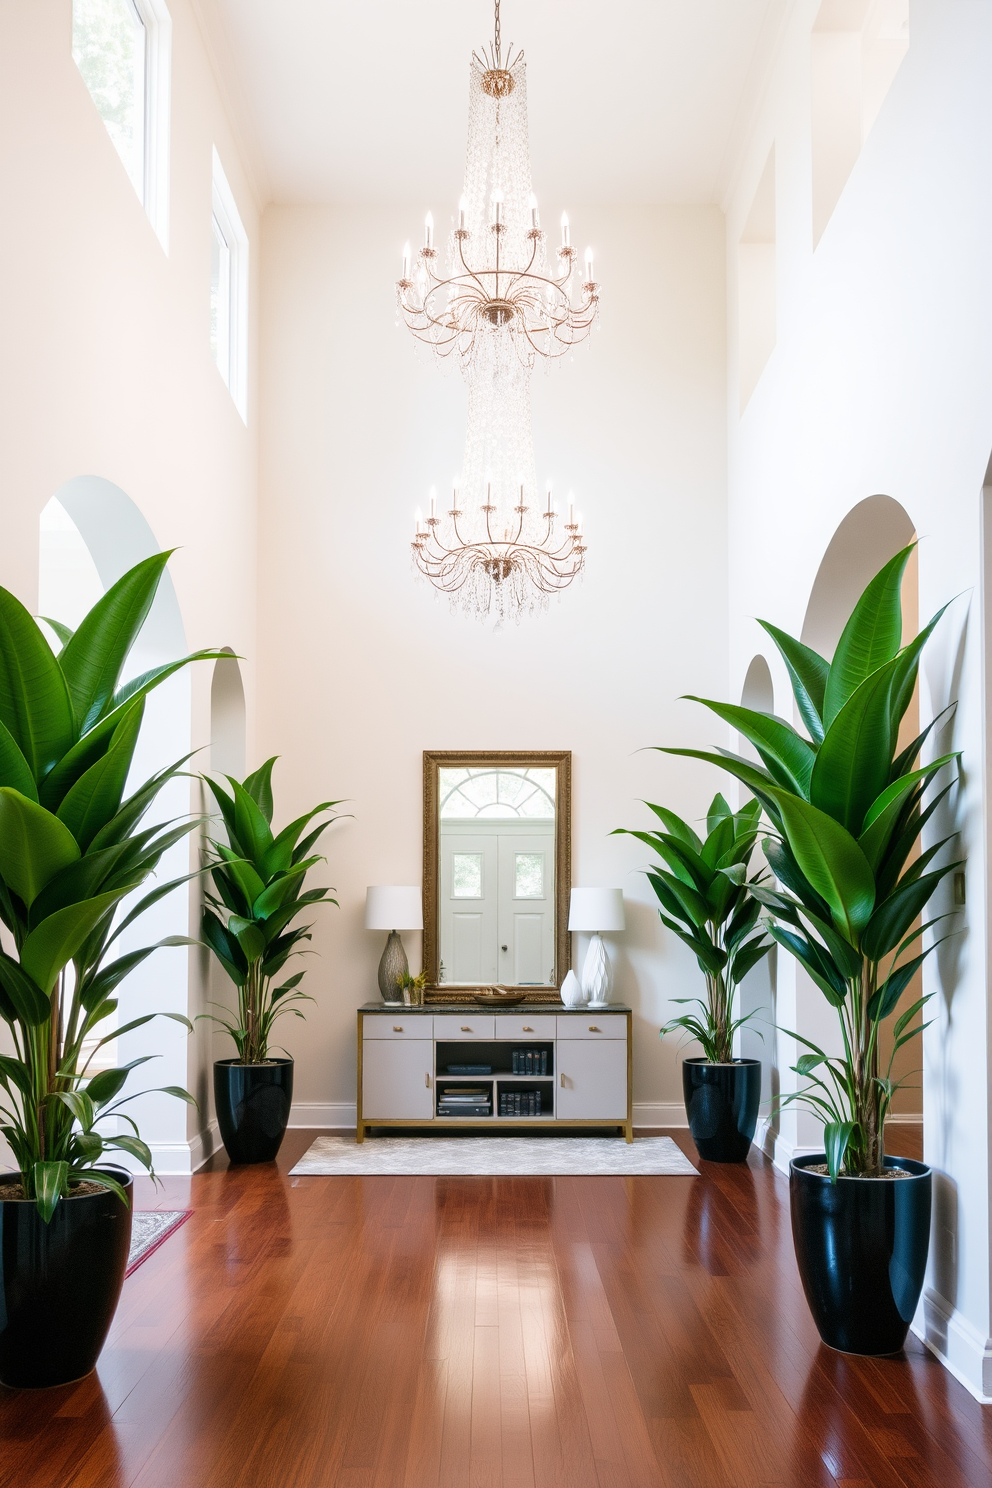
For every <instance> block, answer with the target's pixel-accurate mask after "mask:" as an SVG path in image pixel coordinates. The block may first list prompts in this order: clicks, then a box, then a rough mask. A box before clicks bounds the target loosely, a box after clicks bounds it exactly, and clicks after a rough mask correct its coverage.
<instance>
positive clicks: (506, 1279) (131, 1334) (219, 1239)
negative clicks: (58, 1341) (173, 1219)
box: [0, 1128, 992, 1488]
mask: <svg viewBox="0 0 992 1488" xmlns="http://www.w3.org/2000/svg"><path fill="white" fill-rule="evenodd" d="M312 1135H313V1134H312V1133H306V1132H290V1133H289V1135H288V1136H287V1139H286V1142H285V1145H284V1150H283V1153H282V1154H281V1155H280V1160H279V1164H278V1167H276V1166H274V1165H273V1166H270V1167H267V1168H264V1169H263V1168H253V1169H247V1170H245V1169H242V1170H231V1171H228V1170H227V1169H226V1165H225V1164H224V1163H217V1164H215V1167H214V1170H213V1171H205V1172H203V1173H200V1174H198V1175H197V1176H196V1177H195V1178H193V1179H191V1180H177V1179H170V1180H167V1182H166V1187H165V1190H164V1192H163V1191H159V1192H158V1193H157V1194H154V1196H152V1192H151V1190H150V1189H148V1188H147V1187H146V1189H145V1191H144V1192H143V1193H142V1194H141V1196H140V1198H139V1206H140V1207H143V1208H151V1207H159V1208H178V1207H182V1206H183V1205H185V1204H186V1202H187V1200H188V1202H189V1203H190V1204H191V1205H192V1207H193V1208H194V1209H195V1211H196V1212H195V1214H194V1216H193V1218H192V1219H191V1220H190V1221H189V1222H188V1224H186V1225H185V1226H184V1227H183V1228H182V1229H181V1230H180V1231H179V1232H178V1233H177V1234H176V1235H174V1236H173V1237H172V1238H171V1239H170V1240H168V1241H167V1243H166V1244H165V1245H163V1246H162V1247H161V1249H160V1250H158V1251H157V1252H156V1253H155V1254H154V1255H153V1256H152V1257H151V1258H150V1259H149V1260H148V1261H146V1263H145V1264H144V1265H143V1266H141V1267H140V1268H139V1269H138V1270H137V1271H136V1272H135V1274H134V1276H133V1277H131V1279H130V1280H129V1281H127V1282H126V1284H125V1287H124V1294H123V1298H122V1301H121V1306H120V1309H119V1312H118V1315H117V1319H116V1321H115V1324H114V1329H113V1332H112V1335H111V1338H110V1341H109V1343H108V1346H107V1348H106V1350H105V1351H104V1354H103V1357H102V1359H101V1362H100V1365H99V1368H98V1371H97V1374H96V1375H94V1376H92V1377H91V1378H90V1379H88V1380H85V1381H83V1382H82V1383H80V1384H77V1385H73V1386H67V1387H66V1388H65V1389H62V1390H57V1391H45V1392H39V1393H26V1392H25V1393H15V1392H11V1391H2V1390H0V1443H2V1445H0V1484H2V1485H3V1488H7V1485H11V1488H13V1485H17V1488H124V1485H129V1488H130V1485H134V1488H634V1485H636V1488H725V1485H726V1488H759V1485H790V1488H793V1485H795V1488H800V1485H801V1488H820V1485H822V1488H828V1485H830V1488H867V1485H877V1488H897V1485H907V1488H909V1485H912V1488H930V1485H933V1488H937V1485H940V1488H962V1485H970V1488H979V1485H981V1488H987V1485H988V1484H989V1483H990V1481H992V1410H988V1409H983V1408H982V1407H981V1406H980V1405H978V1404H977V1403H976V1402H975V1401H974V1400H973V1399H972V1398H971V1397H970V1396H969V1395H968V1394H967V1392H966V1391H965V1390H964V1389H963V1388H962V1387H961V1386H960V1385H959V1384H957V1383H956V1381H955V1380H953V1379H952V1378H951V1376H950V1375H949V1374H947V1373H946V1371H945V1370H944V1369H942V1368H941V1366H940V1365H939V1364H938V1363H937V1362H936V1361H935V1360H934V1359H932V1358H931V1357H930V1355H929V1354H928V1353H927V1352H926V1351H925V1350H924V1349H923V1347H922V1346H921V1345H920V1344H919V1343H918V1342H917V1341H916V1340H915V1339H912V1338H911V1339H910V1343H909V1346H908V1349H907V1352H906V1355H905V1357H901V1358H896V1359H884V1360H857V1359H851V1358H847V1357H844V1356H842V1355H839V1354H834V1353H831V1352H830V1351H829V1350H827V1349H825V1348H824V1347H822V1346H821V1345H820V1343H819V1341H818V1339H817V1335H816V1331H815V1329H814V1327H813V1324H812V1322H811V1320H810V1317H809V1314H808V1312H807V1310H806V1304H805V1301H804V1299H803V1296H802V1291H801V1288H800V1285H799V1280H798V1276H797V1274H796V1268H795V1262H794V1259H793V1252H792V1240H791V1234H790V1229H789V1215H788V1203H787V1199H788V1193H787V1185H786V1183H785V1180H784V1179H783V1178H782V1177H781V1176H780V1175H778V1174H776V1173H775V1172H774V1171H773V1169H772V1168H771V1166H770V1165H769V1164H768V1163H767V1162H766V1161H765V1160H764V1159H763V1158H761V1157H758V1156H757V1155H754V1154H752V1157H751V1161H750V1164H749V1166H747V1167H718V1166H714V1165H706V1164H703V1165H702V1169H703V1174H704V1176H703V1177H701V1178H627V1179H621V1178H616V1179H614V1178H537V1177H535V1178H492V1179H479V1178H367V1179H358V1178H296V1179H293V1178H289V1177H288V1176H287V1171H288V1169H289V1167H291V1166H292V1164H293V1162H294V1161H295V1160H296V1158H297V1157H298V1156H299V1155H300V1153H301V1152H302V1151H303V1150H304V1149H305V1148H306V1146H307V1145H308V1143H309V1140H310V1138H311V1136H312ZM672 1135H673V1136H674V1137H675V1138H676V1140H678V1141H679V1142H680V1143H681V1145H682V1146H683V1147H684V1148H685V1150H686V1151H687V1152H688V1153H689V1154H690V1156H692V1157H693V1159H694V1160H695V1150H694V1148H693V1146H692V1143H691V1140H690V1139H689V1137H688V1133H685V1132H673V1133H672ZM893 1137H894V1138H897V1139H899V1140H898V1141H897V1140H894V1141H893V1142H892V1146H893V1149H895V1148H896V1146H898V1145H901V1146H902V1149H903V1150H904V1151H905V1152H906V1153H907V1155H910V1150H911V1148H912V1146H913V1144H914V1142H917V1143H918V1138H917V1137H916V1135H915V1134H914V1132H913V1131H912V1130H910V1129H906V1128H903V1129H899V1128H897V1129H895V1131H894V1132H893ZM149 1199H151V1202H149Z"/></svg>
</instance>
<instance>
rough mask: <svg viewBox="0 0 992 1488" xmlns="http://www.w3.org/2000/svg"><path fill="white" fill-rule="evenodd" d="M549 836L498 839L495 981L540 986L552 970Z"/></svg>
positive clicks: (550, 977)
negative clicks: (497, 958)
mask: <svg viewBox="0 0 992 1488" xmlns="http://www.w3.org/2000/svg"><path fill="white" fill-rule="evenodd" d="M554 841H555V839H554V834H553V832H552V831H545V832H526V833H524V832H520V833H516V832H506V833H505V834H504V833H500V837H499V981H500V982H502V983H505V984H508V985H513V986H518V987H524V986H531V987H534V986H537V987H546V986H548V985H549V984H550V983H552V982H553V980H554V966H555V849H554Z"/></svg>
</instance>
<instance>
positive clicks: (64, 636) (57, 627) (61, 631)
mask: <svg viewBox="0 0 992 1488" xmlns="http://www.w3.org/2000/svg"><path fill="white" fill-rule="evenodd" d="M37 618H38V619H39V620H41V621H43V622H44V624H45V625H47V626H48V628H49V630H53V631H54V632H55V634H56V635H57V636H58V638H59V640H60V641H61V642H62V645H63V646H65V645H66V644H67V642H68V641H70V640H71V639H72V634H73V633H72V631H71V630H70V628H69V626H68V625H63V624H62V621H61V620H53V619H52V617H51V616H50V615H39V616H38V617H37Z"/></svg>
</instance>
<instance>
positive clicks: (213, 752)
mask: <svg viewBox="0 0 992 1488" xmlns="http://www.w3.org/2000/svg"><path fill="white" fill-rule="evenodd" d="M224 650H225V651H226V652H227V653H228V654H227V655H226V656H222V657H221V658H220V659H219V660H218V661H215V662H214V673H213V677H212V679H211V682H210V769H211V771H212V772H213V773H214V774H215V775H233V776H234V777H235V779H236V780H243V779H244V775H245V770H246V768H247V766H246V763H245V760H246V743H245V735H246V713H245V689H244V684H243V682H242V680H241V668H240V667H239V665H238V661H237V657H236V656H235V655H234V652H233V651H231V650H230V648H229V647H227V646H225V647H224Z"/></svg>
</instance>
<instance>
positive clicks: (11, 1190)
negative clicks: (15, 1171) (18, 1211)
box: [0, 1179, 107, 1203]
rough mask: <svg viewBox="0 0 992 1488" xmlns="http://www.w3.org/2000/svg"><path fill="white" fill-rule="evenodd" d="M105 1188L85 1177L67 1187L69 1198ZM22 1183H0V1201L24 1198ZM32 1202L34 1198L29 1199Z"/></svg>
mask: <svg viewBox="0 0 992 1488" xmlns="http://www.w3.org/2000/svg"><path fill="white" fill-rule="evenodd" d="M106 1192H107V1190H106V1188H105V1186H104V1185H103V1184H102V1183H91V1182H90V1181H89V1179H85V1180H84V1181H83V1182H82V1183H73V1184H71V1185H70V1187H69V1198H70V1199H84V1198H86V1196H87V1195H88V1194H98V1193H106ZM26 1198H27V1195H26V1194H25V1192H24V1185H23V1184H21V1183H0V1201H2V1200H3V1199H26ZM31 1202H32V1203H34V1200H33V1199H32V1201H31Z"/></svg>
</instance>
